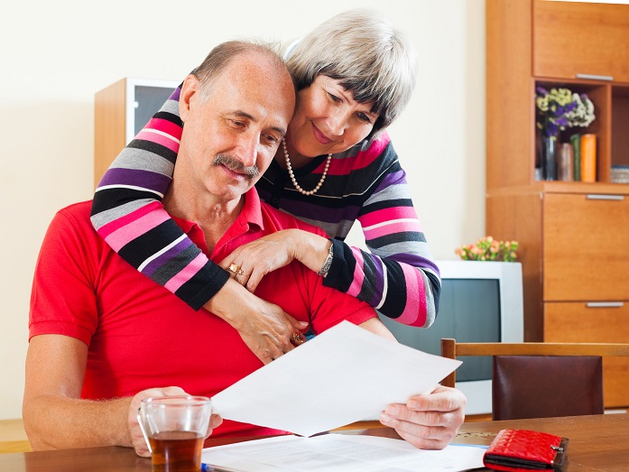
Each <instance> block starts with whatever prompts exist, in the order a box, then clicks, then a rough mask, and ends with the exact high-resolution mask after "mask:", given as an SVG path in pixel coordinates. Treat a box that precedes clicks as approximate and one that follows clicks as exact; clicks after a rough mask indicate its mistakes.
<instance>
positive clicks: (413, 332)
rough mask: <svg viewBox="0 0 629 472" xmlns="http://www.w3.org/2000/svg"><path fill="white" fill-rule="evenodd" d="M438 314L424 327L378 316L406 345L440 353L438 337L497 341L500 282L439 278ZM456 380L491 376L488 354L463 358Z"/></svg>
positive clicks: (498, 339)
mask: <svg viewBox="0 0 629 472" xmlns="http://www.w3.org/2000/svg"><path fill="white" fill-rule="evenodd" d="M442 284H443V286H442V291H441V302H440V305H439V313H438V315H437V319H436V320H435V322H434V323H433V325H432V326H431V327H430V328H428V329H422V328H413V327H410V326H405V325H402V324H400V323H397V322H396V321H392V320H391V319H388V318H386V317H384V316H382V315H381V316H380V319H382V321H383V322H384V324H385V325H386V326H387V327H388V328H389V330H390V331H391V332H392V333H393V335H394V336H395V337H396V339H397V340H398V341H399V342H400V343H402V344H406V345H407V346H410V347H413V348H415V349H419V350H421V351H424V352H428V353H430V354H436V355H440V353H441V338H455V339H456V340H457V342H500V341H501V339H500V285H499V281H498V280H497V279H443V280H442ZM462 360H463V361H464V362H463V365H461V367H459V368H458V369H457V371H456V379H457V381H466V380H487V379H491V374H492V363H491V362H492V361H491V358H490V357H475V356H470V357H467V356H466V357H465V359H462Z"/></svg>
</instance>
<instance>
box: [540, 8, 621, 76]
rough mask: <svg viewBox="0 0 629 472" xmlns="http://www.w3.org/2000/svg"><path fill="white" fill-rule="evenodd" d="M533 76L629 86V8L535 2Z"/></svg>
mask: <svg viewBox="0 0 629 472" xmlns="http://www.w3.org/2000/svg"><path fill="white" fill-rule="evenodd" d="M533 25H534V27H533V75H534V76H537V77H556V78H575V77H577V74H588V75H598V76H611V77H613V79H614V81H618V82H629V6H627V5H610V4H597V3H575V2H548V1H539V0H536V1H535V2H534V3H533Z"/></svg>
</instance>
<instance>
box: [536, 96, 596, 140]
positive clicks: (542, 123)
mask: <svg viewBox="0 0 629 472" xmlns="http://www.w3.org/2000/svg"><path fill="white" fill-rule="evenodd" d="M535 105H536V108H537V127H538V128H539V129H541V130H542V132H543V134H544V136H547V137H548V136H558V135H559V132H560V131H563V130H565V129H567V128H573V127H575V126H580V127H586V126H589V125H590V124H591V123H592V122H593V121H594V119H595V118H596V116H595V115H594V104H593V103H592V101H591V100H590V99H589V98H588V96H587V95H586V94H585V93H582V94H581V95H579V94H578V93H574V92H571V91H570V90H569V89H567V88H552V89H550V91H547V90H546V89H545V88H543V87H537V89H536V98H535Z"/></svg>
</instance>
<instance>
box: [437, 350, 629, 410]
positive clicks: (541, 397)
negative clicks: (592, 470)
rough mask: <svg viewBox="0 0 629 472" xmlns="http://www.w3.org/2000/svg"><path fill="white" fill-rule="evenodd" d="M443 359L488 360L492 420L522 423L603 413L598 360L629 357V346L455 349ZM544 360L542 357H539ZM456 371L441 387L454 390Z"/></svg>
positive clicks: (599, 362)
mask: <svg viewBox="0 0 629 472" xmlns="http://www.w3.org/2000/svg"><path fill="white" fill-rule="evenodd" d="M441 355H442V356H444V357H448V358H450V359H456V358H457V357H462V356H492V357H493V359H494V368H493V380H494V381H493V383H492V390H493V392H492V394H493V395H492V404H493V408H492V418H493V419H520V418H532V417H539V418H542V417H549V416H570V415H579V414H596V413H602V412H603V409H604V404H603V373H602V360H601V359H602V357H608V356H609V357H616V356H629V344H607V343H457V342H456V340H455V339H452V338H443V339H442V340H441ZM541 356H545V357H541ZM455 381H456V371H455V372H454V373H452V374H451V375H450V376H448V377H446V378H445V379H444V380H443V381H442V384H443V385H445V386H449V387H454V385H455Z"/></svg>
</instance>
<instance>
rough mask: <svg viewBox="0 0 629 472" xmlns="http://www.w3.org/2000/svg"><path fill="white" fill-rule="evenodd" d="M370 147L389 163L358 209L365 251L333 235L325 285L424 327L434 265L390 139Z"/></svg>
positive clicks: (431, 311)
mask: <svg viewBox="0 0 629 472" xmlns="http://www.w3.org/2000/svg"><path fill="white" fill-rule="evenodd" d="M371 151H372V152H377V154H378V157H377V160H378V161H379V162H388V163H389V165H388V167H387V168H386V169H385V170H384V172H383V176H382V178H381V179H379V181H378V183H377V185H376V187H375V189H374V191H373V192H372V193H371V195H369V196H368V198H367V199H366V200H365V202H364V203H363V205H362V207H361V209H360V212H359V215H358V220H359V221H360V223H361V226H362V229H363V233H364V236H365V243H366V246H367V248H368V249H369V251H364V250H362V249H360V248H358V247H350V246H348V245H347V244H345V243H343V242H341V241H338V240H334V241H333V244H334V245H335V247H334V253H335V258H334V261H333V263H332V267H331V268H330V272H329V273H328V276H327V277H326V279H324V285H329V286H333V287H336V288H337V289H338V290H341V291H344V292H346V293H348V294H350V295H352V296H354V297H356V298H358V299H360V300H364V301H366V302H367V303H369V304H370V305H371V306H373V307H374V308H376V309H377V310H378V311H379V312H380V313H382V314H383V315H385V316H386V317H388V318H391V319H393V320H396V321H398V322H399V323H402V324H405V325H409V326H416V327H423V328H427V327H429V326H430V325H431V324H432V323H433V322H434V321H435V319H436V316H437V312H438V310H439V297H440V293H441V277H440V274H439V269H438V267H437V265H436V263H435V262H434V260H433V258H432V255H431V253H430V249H429V247H428V244H427V242H426V238H425V235H424V232H423V229H422V227H421V225H420V222H419V219H418V218H417V213H416V211H415V208H414V206H413V202H412V199H411V195H410V190H409V188H408V184H407V182H406V173H405V172H404V170H403V169H402V167H401V166H400V164H399V161H398V158H397V155H395V151H394V150H393V148H392V146H391V145H390V143H388V144H387V145H386V147H385V148H384V149H381V150H380V149H376V146H374V149H371ZM387 153H391V155H390V156H387V155H386V154H387ZM337 254H338V255H339V257H338V258H337V257H336V255H337Z"/></svg>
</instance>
